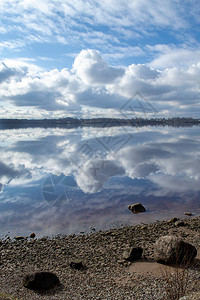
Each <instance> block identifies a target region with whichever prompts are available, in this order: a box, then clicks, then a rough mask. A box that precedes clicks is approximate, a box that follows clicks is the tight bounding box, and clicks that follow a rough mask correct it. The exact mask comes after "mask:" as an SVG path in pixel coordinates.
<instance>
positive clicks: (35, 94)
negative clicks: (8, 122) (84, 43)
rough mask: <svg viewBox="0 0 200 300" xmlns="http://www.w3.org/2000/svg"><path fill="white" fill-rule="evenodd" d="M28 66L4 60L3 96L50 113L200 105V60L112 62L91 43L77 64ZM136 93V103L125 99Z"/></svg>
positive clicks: (183, 109) (161, 110)
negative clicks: (157, 64) (159, 65)
mask: <svg viewBox="0 0 200 300" xmlns="http://www.w3.org/2000/svg"><path fill="white" fill-rule="evenodd" d="M28 66H29V65H28V63H26V65H25V66H24V65H20V64H19V65H18V66H15V67H13V66H12V65H11V66H8V65H5V64H2V66H1V70H0V80H1V84H0V94H1V97H0V100H1V101H2V102H3V103H7V106H6V107H9V105H11V104H12V105H13V107H25V108H26V109H27V107H32V108H36V109H40V110H41V111H48V112H49V114H50V115H51V113H54V112H56V111H60V116H64V115H65V116H67V115H68V114H70V113H73V114H74V115H77V116H80V115H81V111H84V107H88V108H91V109H92V110H93V112H94V114H95V109H97V108H101V109H102V113H101V114H102V116H105V111H104V109H113V112H112V113H113V116H115V115H116V116H117V115H118V116H122V115H120V108H121V107H123V110H124V111H126V114H127V115H128V116H129V117H135V116H136V114H137V115H138V116H142V117H144V116H147V115H148V116H150V117H151V116H155V113H156V115H157V116H163V115H164V116H168V115H169V114H170V115H174V114H177V115H182V116H184V115H185V113H187V116H188V115H191V114H192V115H194V113H195V112H196V111H197V110H198V109H199V106H200V104H199V91H200V82H199V77H200V63H199V62H198V63H196V64H193V65H191V66H189V67H187V68H185V67H184V68H178V67H173V68H166V69H163V70H158V69H154V68H153V67H150V66H147V65H142V64H138V65H136V64H132V65H130V66H128V67H123V68H122V67H112V66H110V65H109V64H107V63H106V62H105V61H104V59H103V57H102V56H101V54H100V53H99V52H98V51H96V50H91V49H88V50H83V51H81V52H80V54H79V55H78V56H77V57H76V59H75V61H74V65H73V68H72V69H71V70H70V69H67V68H64V69H61V70H60V71H59V70H58V69H54V70H51V71H42V70H37V69H36V68H33V65H32V64H31V65H30V68H29V67H28ZM130 99H131V103H129V104H128V105H125V104H126V102H127V101H128V100H130ZM8 104H9V105H8ZM145 106H146V109H145V111H144V107H145ZM110 112H111V111H108V113H110ZM98 113H100V112H98ZM128 113H129V114H128ZM101 114H100V115H101ZM36 115H38V113H37V114H36ZM41 115H44V113H41ZM100 115H99V116H100ZM85 116H86V115H85ZM110 116H111V115H110ZM86 117H87V116H86Z"/></svg>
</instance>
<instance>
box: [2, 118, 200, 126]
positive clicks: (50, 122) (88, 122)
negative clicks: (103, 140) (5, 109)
mask: <svg viewBox="0 0 200 300" xmlns="http://www.w3.org/2000/svg"><path fill="white" fill-rule="evenodd" d="M148 125H150V126H173V127H184V126H186V127H189V126H194V125H200V119H193V118H178V117H176V118H168V119H165V118H152V119H146V118H145V119H144V118H134V119H118V118H114V119H111V118H95V119H76V118H61V119H40V120H28V119H1V120H0V129H12V128H28V127H42V128H55V127H60V128H66V127H67V128H76V127H84V126H92V127H113V126H117V127H120V126H135V127H142V126H148Z"/></svg>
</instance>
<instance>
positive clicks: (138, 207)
mask: <svg viewBox="0 0 200 300" xmlns="http://www.w3.org/2000/svg"><path fill="white" fill-rule="evenodd" d="M128 209H130V210H131V211H132V212H133V213H134V214H139V213H142V212H145V211H146V208H145V207H144V206H143V205H142V203H135V204H132V205H129V206H128Z"/></svg>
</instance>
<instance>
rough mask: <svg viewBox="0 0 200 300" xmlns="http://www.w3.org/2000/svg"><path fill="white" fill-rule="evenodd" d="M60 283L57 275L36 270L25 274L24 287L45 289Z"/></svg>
mask: <svg viewBox="0 0 200 300" xmlns="http://www.w3.org/2000/svg"><path fill="white" fill-rule="evenodd" d="M59 283H60V281H59V279H58V277H57V276H56V275H55V274H54V273H51V272H36V273H32V274H27V275H25V277H24V279H23V285H24V287H26V288H28V289H31V290H47V289H50V288H52V287H54V286H55V285H58V284H59Z"/></svg>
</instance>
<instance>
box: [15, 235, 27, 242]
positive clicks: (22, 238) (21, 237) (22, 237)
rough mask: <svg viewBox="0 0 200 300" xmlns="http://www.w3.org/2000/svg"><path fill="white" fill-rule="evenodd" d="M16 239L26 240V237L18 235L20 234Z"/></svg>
mask: <svg viewBox="0 0 200 300" xmlns="http://www.w3.org/2000/svg"><path fill="white" fill-rule="evenodd" d="M14 239H15V240H16V241H20V240H24V239H25V237H24V236H20V235H18V236H15V237H14Z"/></svg>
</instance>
